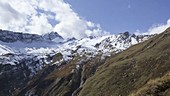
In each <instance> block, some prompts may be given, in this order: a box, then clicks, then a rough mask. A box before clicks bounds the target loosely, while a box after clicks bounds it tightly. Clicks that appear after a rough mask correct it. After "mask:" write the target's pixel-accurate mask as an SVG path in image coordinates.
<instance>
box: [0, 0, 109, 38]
mask: <svg viewBox="0 0 170 96" xmlns="http://www.w3.org/2000/svg"><path fill="white" fill-rule="evenodd" d="M0 14H1V15H0V28H1V29H6V30H12V31H23V32H28V33H35V34H44V33H47V32H51V31H56V32H58V33H59V34H60V35H62V36H63V37H64V38H69V37H75V38H83V37H87V36H91V35H95V36H98V35H102V34H106V33H107V32H105V31H103V30H102V29H101V27H100V25H99V24H94V23H93V22H91V21H87V20H84V19H82V18H81V17H80V16H79V15H78V14H77V13H76V12H74V11H73V10H72V8H71V5H70V4H68V3H65V2H64V1H63V0H48V1H47V0H1V1H0ZM49 19H52V20H51V21H53V23H54V22H57V23H56V24H55V25H53V24H51V23H50V21H49Z"/></svg>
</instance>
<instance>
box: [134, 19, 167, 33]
mask: <svg viewBox="0 0 170 96" xmlns="http://www.w3.org/2000/svg"><path fill="white" fill-rule="evenodd" d="M168 27H170V19H168V20H167V22H166V24H156V25H153V26H152V27H150V28H149V29H148V30H147V32H140V30H137V31H136V32H135V34H146V35H152V34H159V33H162V32H164V31H165V30H166V29H167V28H168Z"/></svg>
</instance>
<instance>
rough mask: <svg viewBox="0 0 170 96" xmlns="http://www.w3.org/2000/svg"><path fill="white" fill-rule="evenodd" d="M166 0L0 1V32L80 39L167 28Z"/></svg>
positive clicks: (167, 2)
mask: <svg viewBox="0 0 170 96" xmlns="http://www.w3.org/2000/svg"><path fill="white" fill-rule="evenodd" d="M169 4H170V0H107V1H104V0H90V1H89V0H0V29H3V30H11V31H15V32H24V33H32V34H40V35H42V34H46V33H49V32H52V31H55V32H58V33H59V34H60V35H61V36H62V37H63V38H72V37H75V38H77V39H81V38H84V37H88V36H103V35H108V34H109V33H111V34H118V33H120V32H125V31H129V32H131V33H137V34H144V33H145V34H155V33H160V32H163V31H164V30H165V29H166V28H168V27H169V26H170V12H169V9H170V6H169Z"/></svg>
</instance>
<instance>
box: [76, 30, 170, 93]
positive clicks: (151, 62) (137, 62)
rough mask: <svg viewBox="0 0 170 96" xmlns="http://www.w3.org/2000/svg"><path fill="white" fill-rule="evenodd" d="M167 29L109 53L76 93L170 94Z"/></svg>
mask: <svg viewBox="0 0 170 96" xmlns="http://www.w3.org/2000/svg"><path fill="white" fill-rule="evenodd" d="M169 40H170V28H168V29H167V30H166V31H165V32H163V33H162V34H159V35H158V36H155V37H154V38H152V39H150V40H147V41H145V42H143V43H140V44H137V45H134V46H132V47H130V48H128V49H127V50H125V51H123V52H121V53H118V54H116V55H113V56H111V57H110V58H109V59H107V60H106V62H105V64H103V65H102V66H100V67H99V68H98V69H97V72H96V73H95V74H94V76H92V77H91V78H89V79H88V80H87V81H86V82H85V84H84V85H83V87H82V90H81V91H80V92H79V96H127V95H129V96H170V76H169V74H170V73H169V72H170V42H169Z"/></svg>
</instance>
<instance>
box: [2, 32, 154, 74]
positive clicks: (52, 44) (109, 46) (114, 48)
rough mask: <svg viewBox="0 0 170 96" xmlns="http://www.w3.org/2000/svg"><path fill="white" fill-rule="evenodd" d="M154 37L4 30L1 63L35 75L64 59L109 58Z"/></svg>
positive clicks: (123, 34) (59, 63) (126, 34)
mask: <svg viewBox="0 0 170 96" xmlns="http://www.w3.org/2000/svg"><path fill="white" fill-rule="evenodd" d="M1 37H2V38H1ZM150 37H152V36H149V35H134V34H130V33H129V32H124V33H120V34H118V35H107V36H99V37H87V38H82V39H80V40H77V39H75V38H70V39H68V40H64V39H63V38H62V37H61V36H60V35H58V33H56V32H51V33H48V34H44V35H42V36H41V35H35V34H27V33H17V32H11V31H4V30H0V64H2V65H6V64H8V65H12V66H17V65H20V64H24V66H27V67H28V69H29V70H30V71H31V74H32V75H31V77H32V76H33V75H34V74H36V73H37V72H38V71H39V70H41V69H42V68H43V67H44V66H45V65H49V64H57V65H58V66H60V65H61V61H65V62H68V61H69V60H71V59H72V57H74V56H77V55H79V56H84V55H86V56H87V57H88V58H91V57H95V56H96V55H98V54H102V58H105V56H110V54H111V53H112V52H115V53H118V52H120V51H123V50H125V49H127V48H129V47H130V46H132V45H134V44H137V43H140V42H143V41H145V40H147V39H148V38H150ZM58 53H60V54H61V55H62V59H61V60H59V61H57V62H56V61H53V58H54V57H55V56H56V54H58Z"/></svg>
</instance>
